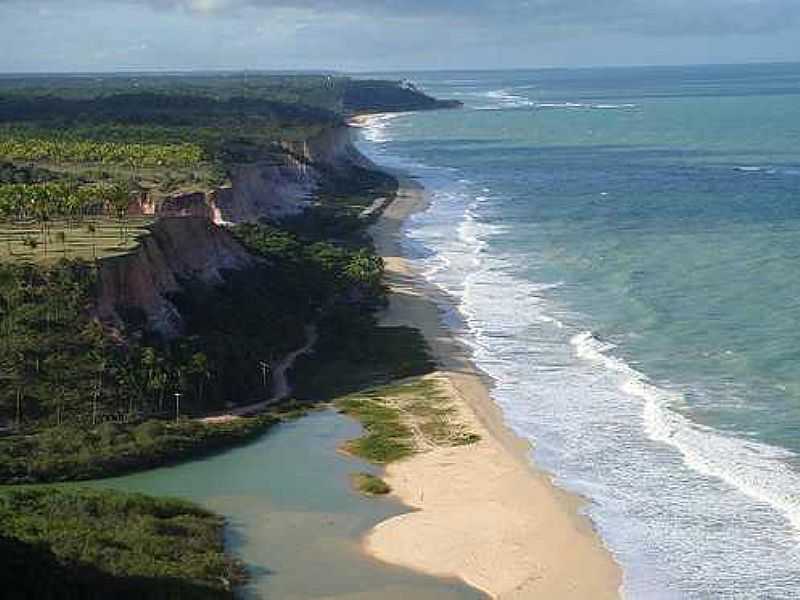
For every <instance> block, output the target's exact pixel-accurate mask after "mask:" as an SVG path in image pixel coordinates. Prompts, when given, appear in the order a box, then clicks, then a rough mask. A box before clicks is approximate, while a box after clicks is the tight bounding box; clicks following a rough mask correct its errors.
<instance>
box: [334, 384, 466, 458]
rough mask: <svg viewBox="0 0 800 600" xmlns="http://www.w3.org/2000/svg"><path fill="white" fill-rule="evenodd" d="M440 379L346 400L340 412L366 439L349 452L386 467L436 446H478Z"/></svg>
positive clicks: (349, 447) (340, 404)
mask: <svg viewBox="0 0 800 600" xmlns="http://www.w3.org/2000/svg"><path fill="white" fill-rule="evenodd" d="M440 385H441V384H440V383H439V382H438V380H437V379H432V378H424V379H414V380H412V381H410V382H403V383H397V384H392V385H388V386H383V387H380V388H375V389H372V390H369V391H366V392H363V393H360V394H354V395H351V396H346V397H344V398H341V399H339V400H337V401H336V402H335V405H336V406H337V408H339V410H340V411H341V412H342V413H344V414H347V415H350V416H352V417H353V418H355V419H358V420H359V421H360V422H361V424H362V425H363V427H364V430H365V434H364V435H363V436H362V437H360V438H357V439H355V440H351V441H349V442H347V444H346V445H345V450H346V451H347V452H349V453H351V454H354V455H356V456H360V457H361V458H364V459H366V460H369V461H371V462H374V463H377V464H387V463H390V462H393V461H396V460H400V459H402V458H406V457H408V456H411V455H413V454H415V453H416V452H420V451H424V450H425V449H429V448H433V447H453V446H464V445H469V444H474V443H476V442H478V441H479V440H480V436H479V435H477V434H475V433H473V432H472V431H470V430H469V427H468V426H467V425H466V424H465V423H463V422H462V421H461V420H460V419H459V415H458V411H457V410H456V409H455V407H454V406H453V404H452V402H451V400H450V398H449V397H448V396H447V395H446V394H445V393H443V392H442V390H441V388H440V387H439V386H440Z"/></svg>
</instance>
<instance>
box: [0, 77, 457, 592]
mask: <svg viewBox="0 0 800 600" xmlns="http://www.w3.org/2000/svg"><path fill="white" fill-rule="evenodd" d="M450 105H451V104H447V103H441V102H438V101H435V100H433V99H431V98H429V97H428V96H425V95H424V94H422V93H421V92H419V91H418V90H416V89H414V88H413V87H412V86H409V85H406V84H401V83H399V82H361V81H354V80H351V79H348V78H344V77H337V76H328V75H317V76H282V75H265V74H243V73H237V74H233V73H232V74H214V75H192V76H177V75H175V76H173V75H153V76H149V75H126V76H60V77H51V76H42V77H26V78H20V77H0V483H3V484H19V483H41V482H56V481H68V480H82V479H92V478H99V477H103V476H109V475H113V474H118V473H124V472H127V471H131V470H136V469H143V468H150V467H154V466H157V465H162V464H166V463H170V462H173V461H176V460H182V459H185V458H190V457H196V456H198V455H199V454H201V453H204V452H211V451H216V450H218V449H220V448H224V447H228V446H230V445H232V444H237V443H243V442H246V441H248V440H250V439H252V438H253V437H254V436H257V435H260V434H261V433H263V432H264V431H265V430H266V429H267V428H269V427H270V426H271V425H273V424H274V423H276V422H278V421H279V420H280V419H282V418H284V417H285V416H286V415H287V414H293V411H295V410H296V408H297V407H298V406H300V405H302V403H304V402H314V401H318V400H324V399H326V398H327V397H328V396H329V394H330V393H333V392H334V391H346V390H350V389H357V388H358V387H359V386H363V385H367V384H369V383H374V382H376V381H384V380H389V379H392V378H395V377H402V376H406V375H414V374H419V373H422V372H425V371H426V370H428V369H429V368H430V366H431V365H430V361H429V359H428V357H427V353H426V351H425V347H424V342H422V340H421V338H420V336H419V334H418V333H416V332H414V331H412V330H406V329H403V328H381V327H378V326H377V323H376V319H375V312H376V310H377V309H378V308H380V307H381V306H382V305H383V304H384V303H385V301H386V299H385V290H384V287H383V281H382V280H383V262H382V260H381V259H380V257H378V256H376V255H375V253H374V250H373V248H372V245H371V241H370V239H369V237H368V236H367V234H366V226H367V225H368V224H369V222H370V220H369V219H364V218H362V216H361V214H360V213H361V212H362V211H363V209H364V208H365V207H367V206H370V204H371V203H372V202H373V201H374V200H375V199H376V198H379V197H383V198H386V197H391V196H392V194H394V192H395V190H396V188H397V182H396V181H395V180H394V179H393V178H392V177H390V176H388V175H386V174H383V173H380V172H377V171H374V170H372V169H370V168H369V167H365V166H363V165H359V164H350V165H345V166H342V165H338V166H337V167H335V168H334V167H332V166H331V165H326V164H317V165H314V167H315V172H316V173H317V174H318V175H317V181H316V188H315V193H314V199H313V200H314V201H313V202H312V203H311V204H310V208H308V209H307V210H306V211H305V212H303V213H301V214H297V215H293V216H291V217H281V218H275V219H271V218H265V219H262V220H261V221H258V222H256V221H253V222H247V223H240V224H237V225H232V224H231V225H229V226H228V232H229V234H227V235H229V236H232V243H234V244H236V245H237V247H239V248H240V249H241V252H243V253H246V254H247V255H248V256H249V257H251V260H250V261H249V263H248V265H249V266H247V268H240V269H229V270H225V271H223V272H222V274H221V279H220V280H219V281H217V282H215V283H213V284H210V283H208V282H204V281H201V280H199V279H197V280H195V279H193V278H192V277H186V278H185V279H182V280H181V281H180V282H179V283H180V285H179V286H178V287H177V288H176V291H175V292H173V293H171V294H170V296H169V298H168V300H169V302H170V303H171V305H172V306H174V307H175V310H177V311H178V312H179V313H180V315H181V318H182V324H183V326H182V329H181V331H180V335H165V334H164V332H163V331H159V330H157V329H154V328H152V327H151V325H150V323H149V321H148V319H147V317H146V315H145V314H143V312H142V309H141V307H139V306H137V305H136V304H135V303H132V304H130V305H128V304H126V303H125V302H120V303H119V304H118V305H117V306H116V307H115V309H116V311H117V313H118V314H119V317H120V319H119V322H115V323H108V322H104V321H102V320H101V319H99V318H98V316H97V315H98V313H97V302H98V297H99V294H100V285H101V284H100V273H101V270H102V268H103V265H104V262H103V261H104V260H106V257H111V256H125V255H128V254H129V253H132V252H134V251H135V250H136V249H137V247H138V246H139V244H140V243H141V241H142V240H143V239H145V238H146V237H147V236H152V235H154V233H153V232H154V231H155V229H154V228H157V227H158V226H159V225H158V220H157V217H156V216H149V217H148V216H144V215H136V214H132V207H137V206H141V205H142V203H143V202H145V201H149V202H155V203H157V201H158V199H159V198H164V197H166V196H169V195H170V194H176V193H190V192H203V193H205V192H208V191H209V190H214V189H216V188H217V187H219V186H222V185H229V184H230V173H231V170H232V169H234V168H236V167H237V166H239V165H241V164H242V163H247V162H251V161H267V162H269V161H271V160H274V161H275V162H276V164H283V163H285V162H286V160H287V157H288V158H291V159H292V160H295V161H296V160H300V158H298V157H296V156H290V155H291V153H292V150H291V148H292V144H294V143H296V142H298V141H300V142H303V141H306V140H309V139H311V138H313V137H314V136H317V135H319V134H320V133H321V132H324V131H326V130H328V129H330V128H335V127H341V126H342V125H343V124H344V122H345V120H346V119H347V118H348V116H350V115H351V114H353V113H357V112H372V111H376V110H381V109H384V110H415V109H429V108H440V107H445V106H450ZM212 227H216V225H213V226H212ZM309 327H312V328H314V329H315V330H316V332H317V333H318V341H317V346H316V352H315V354H314V356H313V358H309V357H304V358H303V359H302V360H300V361H299V362H298V363H297V365H296V368H295V369H294V370H293V372H292V373H291V375H292V383H293V388H294V392H295V393H294V396H295V398H294V399H288V400H286V401H285V402H284V403H283V404H282V405H280V406H272V407H270V408H269V410H267V411H266V412H264V413H263V414H260V415H258V416H254V417H247V418H239V419H233V420H229V421H224V422H222V423H217V422H213V423H208V422H205V421H203V420H201V419H200V417H203V416H207V415H211V414H216V413H220V412H225V411H226V410H230V408H231V407H232V406H236V405H245V404H249V403H255V402H259V401H263V400H265V399H267V398H269V395H270V383H271V382H270V380H269V375H268V373H269V371H270V369H271V367H272V366H273V365H274V364H275V363H276V361H278V360H280V359H281V358H282V357H283V356H286V355H287V354H288V353H289V352H291V351H292V350H294V349H297V348H298V347H300V346H302V345H303V344H304V343H305V342H306V335H307V331H308V330H309ZM298 398H299V400H300V403H299V404H298V401H297V399H298ZM120 514H121V515H123V516H124V519H121V520H120V521H119V522H114V519H115V515H116V516H118V515H120ZM0 523H2V525H0V548H2V551H3V556H4V558H5V557H7V558H8V560H6V562H5V564H4V565H3V567H4V570H3V571H0V576H2V578H3V579H6V578H8V577H13V576H14V573H15V571H16V572H17V573H19V574H20V577H19V579H18V581H17V582H16V584H15V585H16V587H15V588H14V589H15V590H17V592H16V593H17V596H16V597H19V598H32V597H36V598H49V597H53V598H55V597H67V598H71V597H74V598H93V597H98V598H99V597H101V596H99V595H97V590H98V589H105V590H113V591H114V592H113V593H114V595H117V596H120V597H123V598H126V597H141V598H173V597H174V598H178V597H180V598H227V597H230V586H231V585H233V584H235V583H236V580H237V578H238V577H239V576H240V574H239V573H238V572H237V571H236V568H235V566H234V565H232V564H231V563H230V561H227V559H225V557H224V553H223V549H222V546H221V538H220V537H219V532H220V528H221V526H222V524H221V522H220V521H219V520H218V519H216V518H215V517H213V516H212V515H208V514H207V513H204V512H203V511H200V510H199V509H196V508H194V507H191V506H190V505H183V504H180V503H170V502H167V501H160V500H151V499H146V498H140V497H126V496H123V495H118V494H112V493H107V494H99V493H95V492H80V491H73V492H65V491H59V492H57V491H55V490H54V489H48V488H42V489H41V490H40V491H36V492H26V491H11V490H9V489H6V490H4V491H3V492H0ZM134 525H135V526H134ZM81 540H82V541H81ZM123 549H125V550H123ZM151 550H152V551H157V552H162V551H163V553H164V555H165V556H169V557H175V556H180V559H179V560H178V561H177V562H176V561H172V562H170V559H164V560H161V559H159V560H158V561H153V560H152V558H153V557H152V556H148V552H149V551H151ZM193 553H195V554H193ZM198 554H202V556H201V557H199V558H198ZM158 556H161V555H160V554H159V555H158ZM189 563H191V564H189ZM198 565H199V566H198ZM198 569H200V570H198ZM42 570H43V571H46V572H47V573H48V575H47V576H45V577H41V578H37V576H36V573H37V572H38V571H42ZM220 582H223V583H222V584H221V583H220ZM61 584H63V585H61ZM59 586H60V587H59ZM6 589H8V588H6ZM12 597H13V596H12Z"/></svg>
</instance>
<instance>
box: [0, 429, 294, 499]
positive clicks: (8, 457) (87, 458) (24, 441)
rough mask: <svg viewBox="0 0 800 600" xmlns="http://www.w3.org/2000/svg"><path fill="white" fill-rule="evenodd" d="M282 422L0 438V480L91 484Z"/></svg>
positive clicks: (205, 450)
mask: <svg viewBox="0 0 800 600" xmlns="http://www.w3.org/2000/svg"><path fill="white" fill-rule="evenodd" d="M278 418H279V417H278V415H272V414H267V415H261V416H258V417H252V418H240V419H233V420H230V421H221V422H215V423H203V422H199V421H192V420H182V421H180V422H178V423H175V422H169V421H164V420H152V419H151V420H149V421H142V422H138V423H116V422H113V421H108V422H105V423H102V424H100V425H97V426H95V427H80V426H77V425H63V426H61V427H49V428H47V429H40V430H38V431H36V432H35V433H32V434H30V435H25V436H20V435H18V436H9V437H6V438H0V481H2V482H4V483H14V484H18V483H41V482H55V481H75V480H88V479H98V478H102V477H112V476H114V475H118V474H122V473H128V472H131V471H137V470H143V469H151V468H155V467H159V466H163V465H166V464H171V463H174V462H176V461H179V460H181V459H187V458H198V457H200V456H203V455H205V454H208V453H211V452H215V451H218V450H220V449H223V448H229V447H231V446H234V445H236V444H242V443H245V442H248V441H250V440H252V439H254V438H255V437H258V436H259V435H261V434H263V433H264V432H265V431H267V430H268V429H269V428H270V427H271V426H272V425H273V424H275V423H277V422H278Z"/></svg>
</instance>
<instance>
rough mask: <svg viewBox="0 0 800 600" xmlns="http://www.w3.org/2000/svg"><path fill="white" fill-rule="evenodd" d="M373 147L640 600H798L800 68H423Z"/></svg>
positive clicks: (431, 271) (520, 408)
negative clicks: (416, 92) (418, 200)
mask: <svg viewBox="0 0 800 600" xmlns="http://www.w3.org/2000/svg"><path fill="white" fill-rule="evenodd" d="M409 78H411V79H413V80H414V81H416V82H418V83H420V84H421V85H422V87H423V88H424V89H426V91H429V92H431V93H433V94H435V95H437V96H440V97H455V98H459V99H461V100H463V101H464V102H465V103H466V108H465V109H464V110H463V111H449V112H436V113H427V114H414V115H401V116H397V117H394V118H390V119H386V118H376V119H375V120H374V121H373V122H372V124H371V126H370V127H369V128H368V129H367V130H365V131H364V143H363V146H364V149H365V151H366V152H368V153H369V154H371V155H372V156H373V157H374V158H375V159H376V160H377V161H379V162H383V163H385V164H389V165H394V166H401V167H405V168H406V169H408V170H410V171H411V172H413V173H414V174H416V175H417V176H419V177H420V178H421V179H422V181H423V182H424V183H425V184H426V185H427V187H428V188H429V189H430V191H431V192H432V193H433V206H432V208H431V210H429V211H428V212H426V213H424V214H421V215H418V216H417V217H415V218H414V219H413V220H412V221H411V223H410V224H409V226H408V228H407V250H408V252H409V254H410V255H411V256H412V257H414V259H415V263H416V264H417V266H418V267H419V269H420V270H421V272H423V273H424V274H425V275H426V276H427V277H428V278H429V279H431V280H432V281H433V282H435V283H436V284H438V285H440V286H441V287H442V288H444V289H445V290H447V291H448V292H449V293H450V295H451V297H452V306H451V307H449V310H448V313H447V319H448V320H449V322H450V324H451V325H452V326H453V327H455V328H456V329H457V331H458V333H459V335H460V336H462V337H463V339H464V340H465V341H466V342H467V343H468V344H469V345H470V346H471V347H472V348H473V350H474V356H475V360H476V361H477V363H478V364H479V365H480V366H481V367H482V368H483V369H484V370H485V371H486V372H487V373H489V374H490V375H492V376H493V377H494V379H495V381H496V390H495V398H496V400H497V402H498V403H499V404H500V405H501V406H502V408H503V410H504V413H505V415H506V418H507V420H508V421H509V423H510V424H511V425H512V426H513V427H514V429H515V430H516V431H517V432H519V433H520V434H522V435H523V436H526V437H528V438H530V439H533V440H535V441H536V451H535V456H536V459H537V461H538V462H539V463H540V464H541V465H543V466H544V467H546V468H547V469H549V470H550V471H551V472H552V473H554V474H555V475H556V476H557V478H558V481H559V482H560V483H561V484H562V485H563V486H564V487H566V488H568V489H571V490H574V491H577V492H580V493H582V494H584V495H586V496H587V497H588V498H589V499H590V500H591V503H590V506H589V509H588V512H589V514H590V516H591V517H592V519H593V520H594V521H595V523H596V524H597V527H598V529H599V530H600V532H601V534H602V536H603V538H604V540H605V541H606V543H607V545H608V546H609V548H611V550H612V551H613V552H614V554H615V555H616V556H617V558H618V559H619V561H620V562H621V564H622V565H623V567H624V569H625V584H624V588H625V593H626V594H627V596H628V597H630V598H711V597H715V598H800V460H799V457H800V144H799V143H798V142H799V141H800V65H772V66H730V67H696V68H659V69H604V70H566V71H560V70H558V71H531V72H497V73H491V72H486V73H440V74H430V73H427V74H410V75H409Z"/></svg>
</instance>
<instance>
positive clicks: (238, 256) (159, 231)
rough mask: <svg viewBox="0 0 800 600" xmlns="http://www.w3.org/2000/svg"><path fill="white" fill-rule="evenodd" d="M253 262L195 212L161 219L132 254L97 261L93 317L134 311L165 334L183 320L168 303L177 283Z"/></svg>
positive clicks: (215, 279) (211, 279)
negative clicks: (96, 286)
mask: <svg viewBox="0 0 800 600" xmlns="http://www.w3.org/2000/svg"><path fill="white" fill-rule="evenodd" d="M255 262H256V260H255V259H254V258H253V257H252V256H251V255H250V254H248V253H247V251H246V250H245V249H244V248H243V247H242V246H241V245H240V244H239V243H238V242H237V241H236V240H235V239H234V237H233V236H232V235H231V234H230V233H229V232H227V231H225V229H224V228H222V227H219V226H217V225H214V224H213V223H211V222H210V221H209V220H208V219H205V218H203V217H197V216H187V217H183V218H177V217H171V218H162V219H160V220H159V221H157V222H156V223H155V224H154V225H153V226H152V227H151V230H150V234H149V235H147V236H145V237H144V238H143V239H142V241H141V244H140V245H139V247H138V248H137V249H136V250H135V251H134V252H132V253H131V254H128V255H124V256H118V257H113V258H108V259H105V260H103V261H102V262H101V263H100V269H99V272H98V279H99V282H98V283H99V294H98V297H97V307H96V310H97V315H98V316H99V317H100V319H101V320H102V321H104V322H106V323H110V324H113V325H119V324H121V322H122V318H121V314H120V311H123V310H131V309H138V310H139V311H141V312H142V313H143V314H144V316H145V317H146V318H147V325H148V326H149V327H150V328H151V329H153V330H155V331H158V332H160V333H162V334H164V335H166V336H168V337H172V336H175V335H178V334H179V333H180V332H181V330H182V323H183V320H182V318H181V315H180V313H179V312H178V310H177V308H176V307H175V305H174V304H173V303H172V302H171V301H170V299H169V297H170V295H172V294H175V293H178V292H180V291H181V290H182V287H181V281H182V280H187V279H194V280H197V281H201V282H203V283H207V284H211V285H214V284H219V283H222V281H223V275H222V274H223V271H226V270H236V269H243V268H246V267H248V266H251V265H253V264H254V263H255Z"/></svg>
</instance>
